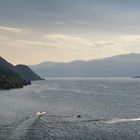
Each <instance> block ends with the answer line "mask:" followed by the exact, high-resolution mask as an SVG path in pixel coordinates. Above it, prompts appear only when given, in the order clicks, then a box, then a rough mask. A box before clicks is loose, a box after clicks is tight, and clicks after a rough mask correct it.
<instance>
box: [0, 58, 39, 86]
mask: <svg viewBox="0 0 140 140" xmlns="http://www.w3.org/2000/svg"><path fill="white" fill-rule="evenodd" d="M25 69H26V70H25ZM28 72H29V73H28ZM40 79H41V78H40V77H39V76H37V75H36V74H35V73H34V72H32V71H31V70H30V68H28V67H27V66H24V65H22V66H21V65H19V66H14V65H12V64H11V63H9V62H7V61H6V60H5V59H4V58H2V57H0V89H11V88H22V87H23V86H24V85H29V84H31V82H30V81H32V80H40Z"/></svg>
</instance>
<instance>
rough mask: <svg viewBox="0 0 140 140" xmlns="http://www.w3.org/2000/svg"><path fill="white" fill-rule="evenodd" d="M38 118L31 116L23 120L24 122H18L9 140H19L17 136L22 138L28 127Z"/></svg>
mask: <svg viewBox="0 0 140 140" xmlns="http://www.w3.org/2000/svg"><path fill="white" fill-rule="evenodd" d="M37 119H38V118H36V117H31V118H29V119H27V120H25V121H24V122H22V124H20V125H19V126H18V127H17V128H16V129H15V130H14V131H13V133H12V135H11V136H10V138H9V139H10V140H19V138H22V137H23V136H24V135H25V134H26V133H27V132H28V131H29V129H30V127H31V126H32V125H33V124H34V122H35V121H36V120H37Z"/></svg>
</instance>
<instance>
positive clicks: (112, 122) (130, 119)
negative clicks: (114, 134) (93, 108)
mask: <svg viewBox="0 0 140 140" xmlns="http://www.w3.org/2000/svg"><path fill="white" fill-rule="evenodd" d="M136 121H140V118H126V119H112V120H108V121H105V123H107V124H114V123H121V122H136Z"/></svg>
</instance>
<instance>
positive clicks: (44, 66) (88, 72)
mask: <svg viewBox="0 0 140 140" xmlns="http://www.w3.org/2000/svg"><path fill="white" fill-rule="evenodd" d="M29 67H30V68H31V69H33V70H34V71H35V72H36V73H38V74H39V75H40V76H45V77H132V76H137V75H140V54H137V53H131V54H121V55H117V56H113V57H108V58H103V59H97V60H89V61H82V60H76V61H71V62H64V63H63V62H49V63H47V62H46V63H45V62H43V63H40V64H38V65H32V66H29Z"/></svg>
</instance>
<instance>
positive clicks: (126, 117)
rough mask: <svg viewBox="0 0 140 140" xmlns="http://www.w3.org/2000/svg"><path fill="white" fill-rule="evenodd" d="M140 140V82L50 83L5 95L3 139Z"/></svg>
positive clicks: (0, 112) (0, 95)
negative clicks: (43, 112) (40, 114)
mask: <svg viewBox="0 0 140 140" xmlns="http://www.w3.org/2000/svg"><path fill="white" fill-rule="evenodd" d="M39 111H45V112H46V114H45V115H44V116H43V117H41V118H38V117H37V116H36V113H37V112H39ZM78 114H80V115H81V116H82V117H81V118H77V117H76V115H78ZM139 139H140V79H133V78H118V79H113V78H109V79H107V78H102V79H48V80H46V81H37V82H33V84H32V85H31V86H26V87H24V88H23V89H16V90H8V91H0V140H139Z"/></svg>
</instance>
